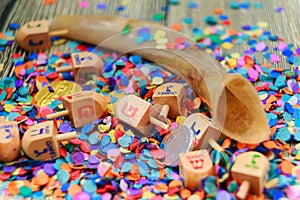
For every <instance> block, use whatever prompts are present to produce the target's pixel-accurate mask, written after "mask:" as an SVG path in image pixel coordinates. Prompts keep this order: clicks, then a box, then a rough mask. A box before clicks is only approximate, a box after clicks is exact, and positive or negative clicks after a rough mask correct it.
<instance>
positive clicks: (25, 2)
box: [0, 0, 300, 199]
mask: <svg viewBox="0 0 300 200" xmlns="http://www.w3.org/2000/svg"><path fill="white" fill-rule="evenodd" d="M193 1H194V2H196V3H198V8H197V9H189V8H188V2H190V0H181V1H180V4H179V5H176V6H175V5H169V10H168V11H162V7H163V6H166V5H167V2H168V0H131V1H130V4H129V5H128V6H126V8H125V10H124V11H122V12H118V11H117V7H118V6H120V5H121V3H122V2H123V1H122V0H111V1H109V0H102V1H101V2H106V3H107V5H108V6H107V9H105V10H98V9H97V4H98V3H99V1H98V0H88V2H89V8H87V9H82V8H79V6H78V5H79V2H80V0H57V1H56V3H55V4H54V5H46V6H42V2H43V0H16V3H15V4H14V7H13V9H12V10H11V12H10V14H9V15H8V17H7V19H6V21H5V23H4V24H3V26H2V27H0V31H6V30H8V27H9V24H10V23H11V22H17V23H19V24H21V25H22V24H24V23H26V22H28V21H33V20H41V19H47V20H51V18H52V17H53V16H56V15H74V14H80V15H87V14H106V15H116V16H124V17H132V18H138V19H146V20H151V19H152V16H153V15H154V14H156V13H162V14H164V15H165V16H166V17H165V20H163V21H161V23H162V24H164V25H167V26H170V25H172V24H173V23H179V24H181V26H182V31H183V32H184V33H186V34H187V35H191V33H192V32H191V29H192V28H194V27H198V28H201V29H203V28H205V27H206V25H205V23H204V21H203V18H204V17H205V16H207V15H213V9H214V8H222V9H223V10H224V13H225V14H226V15H228V17H229V19H230V21H231V26H229V27H226V29H236V30H242V29H241V26H242V25H245V24H248V25H254V24H256V23H257V22H259V21H266V22H268V23H269V27H268V28H267V30H269V31H270V32H271V33H272V34H273V35H278V36H280V37H282V38H284V39H285V41H286V42H287V43H291V44H294V46H295V47H299V46H300V44H299V31H298V30H299V25H300V20H299V19H300V12H299V10H300V1H298V0H285V1H282V0H252V1H251V4H252V5H253V3H255V2H261V3H262V5H263V8H262V9H255V8H254V7H253V6H251V7H250V9H249V10H232V9H230V8H229V2H231V0H193ZM7 2H8V1H7V0H0V11H1V10H3V9H4V6H3V5H6V4H7ZM279 6H282V7H283V8H284V11H283V12H282V13H276V12H275V9H276V8H277V7H279ZM0 13H1V12H0ZM186 17H190V18H192V19H193V23H192V24H190V25H187V24H185V23H184V22H183V19H184V18H186ZM267 44H268V46H269V49H273V48H274V47H275V45H276V43H272V42H267ZM247 48H248V45H247V44H242V45H235V47H234V48H233V49H231V50H230V51H224V52H223V54H224V55H225V54H226V53H232V52H239V53H243V51H244V50H245V49H247ZM55 51H64V52H69V51H70V49H69V48H68V46H67V45H60V46H54V47H53V48H52V49H51V50H50V52H49V53H52V52H55ZM13 53H21V54H22V55H25V53H26V52H24V51H23V50H21V49H19V48H17V45H16V44H13V45H12V46H11V47H7V48H6V50H5V51H4V52H0V63H3V64H4V66H5V69H4V70H3V71H2V72H0V77H6V76H11V75H12V74H13V61H12V59H11V56H12V54H13ZM256 56H257V58H258V59H261V60H264V58H263V56H262V54H257V55H256ZM277 65H278V67H282V68H287V67H290V65H287V64H286V63H285V62H282V63H279V64H277ZM285 154H286V155H285V156H288V154H287V153H285ZM0 199H15V198H13V197H7V196H5V195H4V194H2V196H0ZM26 199H30V198H26ZM47 199H52V198H51V197H48V198H47Z"/></svg>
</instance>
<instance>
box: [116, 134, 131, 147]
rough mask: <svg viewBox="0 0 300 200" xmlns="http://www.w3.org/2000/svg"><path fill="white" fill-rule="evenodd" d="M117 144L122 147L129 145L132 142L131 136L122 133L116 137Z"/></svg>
mask: <svg viewBox="0 0 300 200" xmlns="http://www.w3.org/2000/svg"><path fill="white" fill-rule="evenodd" d="M118 142H119V145H121V147H123V148H127V147H129V145H130V144H131V143H132V142H133V138H132V137H131V136H129V135H127V134H124V135H123V136H122V137H120V138H119V139H118Z"/></svg>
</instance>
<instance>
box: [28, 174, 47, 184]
mask: <svg viewBox="0 0 300 200" xmlns="http://www.w3.org/2000/svg"><path fill="white" fill-rule="evenodd" d="M32 182H33V183H34V184H35V185H38V186H43V185H46V184H47V183H48V182H49V176H48V175H47V174H46V173H37V175H36V176H35V177H34V178H33V179H32Z"/></svg>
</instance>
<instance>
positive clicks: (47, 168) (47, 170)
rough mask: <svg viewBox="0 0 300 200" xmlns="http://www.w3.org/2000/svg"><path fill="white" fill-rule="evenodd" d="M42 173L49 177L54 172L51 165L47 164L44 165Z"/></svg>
mask: <svg viewBox="0 0 300 200" xmlns="http://www.w3.org/2000/svg"><path fill="white" fill-rule="evenodd" d="M44 172H45V173H46V174H48V175H49V176H53V175H54V174H55V173H56V170H55V169H54V167H53V164H50V163H47V164H45V165H44Z"/></svg>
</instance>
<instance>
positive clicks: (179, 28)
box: [171, 23, 181, 31]
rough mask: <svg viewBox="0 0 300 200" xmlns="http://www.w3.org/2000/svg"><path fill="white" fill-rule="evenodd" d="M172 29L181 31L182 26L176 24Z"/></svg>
mask: <svg viewBox="0 0 300 200" xmlns="http://www.w3.org/2000/svg"><path fill="white" fill-rule="evenodd" d="M171 29H173V30H175V31H181V26H180V24H177V23H175V24H172V25H171Z"/></svg>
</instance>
